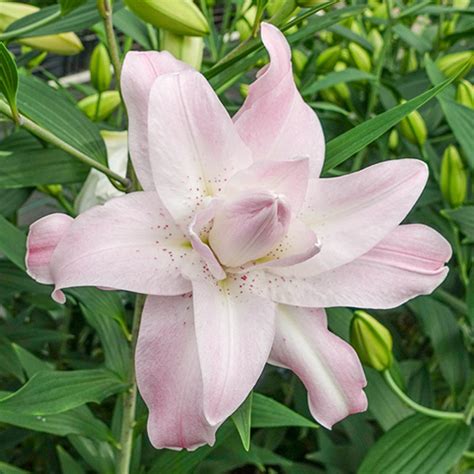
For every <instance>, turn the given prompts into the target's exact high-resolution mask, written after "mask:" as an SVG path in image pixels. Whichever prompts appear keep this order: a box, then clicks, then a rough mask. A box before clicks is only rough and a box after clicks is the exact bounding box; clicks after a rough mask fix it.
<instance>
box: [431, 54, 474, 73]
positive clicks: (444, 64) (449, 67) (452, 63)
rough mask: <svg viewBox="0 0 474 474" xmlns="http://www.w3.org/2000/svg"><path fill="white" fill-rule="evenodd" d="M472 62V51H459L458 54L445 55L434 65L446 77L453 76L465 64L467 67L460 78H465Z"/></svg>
mask: <svg viewBox="0 0 474 474" xmlns="http://www.w3.org/2000/svg"><path fill="white" fill-rule="evenodd" d="M473 61H474V52H473V51H461V52H460V53H452V54H447V55H446V56H443V57H441V58H439V59H438V60H436V65H437V66H438V68H439V69H440V71H441V72H442V73H443V74H444V75H445V76H446V77H451V76H455V75H456V74H457V73H458V72H459V71H460V70H461V69H462V68H463V67H464V66H465V65H466V64H467V63H469V67H467V68H466V69H465V70H464V73H463V74H462V76H465V75H466V74H467V73H468V72H469V71H470V70H471V67H472V63H473Z"/></svg>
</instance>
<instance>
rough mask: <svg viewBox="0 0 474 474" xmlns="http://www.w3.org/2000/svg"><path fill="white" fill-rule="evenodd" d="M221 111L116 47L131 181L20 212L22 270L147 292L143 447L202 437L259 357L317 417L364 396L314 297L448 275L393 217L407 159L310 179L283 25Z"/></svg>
mask: <svg viewBox="0 0 474 474" xmlns="http://www.w3.org/2000/svg"><path fill="white" fill-rule="evenodd" d="M261 35H262V40H263V43H264V45H265V47H266V49H267V51H268V53H269V55H270V63H269V65H268V66H267V67H266V68H265V70H263V71H262V72H261V73H260V74H259V75H258V78H257V79H256V81H255V82H254V83H253V84H252V85H251V86H250V89H249V94H248V97H247V98H246V100H245V102H244V104H243V106H242V108H241V109H240V111H239V112H238V113H237V114H236V115H235V116H234V117H233V118H231V117H230V116H229V115H228V113H227V111H226V110H225V108H224V106H223V105H222V104H221V103H220V101H219V99H218V98H217V96H216V94H215V92H214V91H213V90H212V88H211V86H210V85H209V83H208V82H207V81H206V79H205V78H204V77H203V76H202V75H201V74H200V73H199V72H197V71H195V70H193V69H192V68H191V67H190V66H188V65H186V64H185V63H183V62H180V61H178V60H176V59H175V58H173V57H172V56H171V55H170V54H169V53H166V52H130V53H128V55H127V57H126V59H125V63H124V66H123V74H122V80H121V83H122V88H123V96H124V100H125V103H126V105H127V109H128V115H129V119H130V126H129V147H130V152H131V157H132V160H133V165H134V168H135V171H136V173H137V176H138V178H139V180H140V183H141V185H142V187H143V190H144V191H143V192H135V193H131V194H128V195H125V196H122V197H118V198H115V199H112V200H110V201H108V202H107V203H105V204H104V205H102V206H96V207H93V208H92V209H89V210H88V211H86V212H84V213H83V214H81V215H79V216H78V217H77V218H76V219H72V218H71V217H68V216H66V215H62V214H53V215H50V216H47V217H44V218H42V219H40V220H39V221H37V222H35V223H34V224H33V225H32V226H31V228H30V232H29V237H28V253H27V257H26V262H27V267H28V272H29V274H30V275H31V276H32V277H33V278H34V279H36V280H37V281H39V282H41V283H46V284H54V286H55V288H54V291H53V294H52V296H53V298H54V299H55V300H56V301H59V302H64V301H65V296H64V294H63V292H62V290H63V289H64V288H69V287H77V286H98V287H107V288H114V289H121V290H128V291H132V292H137V293H142V294H146V295H148V297H147V300H146V303H145V307H144V310H143V316H142V323H141V328H140V334H139V338H138V346H137V351H136V359H135V360H136V370H137V381H138V387H139V390H140V393H141V395H142V397H143V399H144V401H145V402H146V404H147V406H148V408H149V412H150V415H149V420H148V434H149V437H150V440H151V442H152V443H153V445H154V446H155V447H157V448H163V447H166V448H175V449H180V448H187V449H194V448H196V447H198V446H201V445H203V444H206V443H208V444H211V445H212V443H213V442H214V439H215V432H216V430H217V428H218V427H219V426H220V424H222V423H223V421H224V420H225V419H226V418H228V417H229V416H230V415H231V414H232V413H233V412H234V411H235V410H236V409H237V408H238V407H239V405H241V403H242V402H243V401H244V400H245V399H246V397H247V395H248V394H249V392H250V391H251V390H252V389H253V387H254V386H255V384H256V383H257V380H258V378H259V377H260V375H261V374H262V371H263V369H264V366H265V364H266V363H267V362H269V363H270V364H274V365H277V366H280V367H284V368H287V369H290V370H292V371H293V372H294V373H295V374H296V375H297V376H298V377H299V378H300V379H301V380H302V382H303V383H304V385H305V387H306V389H307V390H308V400H309V407H310V410H311V413H312V415H313V416H314V418H315V419H316V420H317V421H318V422H319V423H320V424H321V425H323V426H325V427H327V428H330V427H331V426H332V425H334V423H337V422H338V421H340V420H342V419H343V418H345V417H346V416H348V415H349V414H352V413H357V412H361V411H364V410H366V407H367V399H366V396H365V394H364V391H363V388H364V386H365V385H366V380H365V377H364V372H363V370H362V366H361V364H360V362H359V360H358V358H357V355H356V353H355V351H354V350H353V349H352V347H351V346H350V345H349V344H347V343H346V342H344V341H343V340H342V339H340V338H338V337H337V336H335V335H333V334H332V333H331V332H329V330H328V328H327V319H326V314H325V312H324V309H321V308H324V307H333V306H352V307H360V308H392V307H396V306H398V305H400V304H402V303H404V302H405V301H407V300H409V299H410V298H413V297H415V296H417V295H421V294H428V293H431V292H432V291H433V289H434V288H436V287H437V286H438V285H439V284H440V283H441V282H442V281H443V280H444V278H445V277H446V274H447V272H448V269H447V268H446V267H445V266H444V263H445V262H446V261H447V260H449V258H450V256H451V248H450V246H449V244H448V243H447V241H446V240H445V239H444V238H443V237H442V236H441V235H439V234H438V233H437V232H435V231H434V230H432V229H431V228H429V227H426V226H424V225H418V224H410V225H400V223H401V222H402V221H403V219H404V218H405V217H406V215H407V214H408V212H409V211H410V209H411V208H412V207H413V206H414V204H415V202H416V201H417V199H418V197H419V196H420V194H421V192H422V190H423V188H424V186H425V184H426V181H427V177H428V170H427V167H426V165H425V164H424V163H423V162H421V161H418V160H413V159H403V160H395V161H387V162H383V163H379V164H376V165H374V166H370V167H368V168H366V169H364V170H362V171H359V172H357V173H353V174H349V175H346V176H341V177H336V178H319V174H320V171H321V168H322V165H323V159H324V149H325V148H324V136H323V131H322V129H321V125H320V122H319V120H318V118H317V116H316V114H315V113H314V112H313V111H312V109H311V108H310V107H309V106H308V105H306V104H305V103H304V101H303V99H302V98H301V96H300V94H299V92H298V90H297V88H296V86H295V83H294V81H293V75H292V67H291V54H290V48H289V45H288V43H287V41H286V39H285V37H284V36H283V34H282V33H281V32H280V31H279V30H278V29H277V28H275V27H274V26H272V25H270V24H265V23H263V24H262V27H261Z"/></svg>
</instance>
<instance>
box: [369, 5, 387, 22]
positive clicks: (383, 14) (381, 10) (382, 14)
mask: <svg viewBox="0 0 474 474" xmlns="http://www.w3.org/2000/svg"><path fill="white" fill-rule="evenodd" d="M372 14H373V15H374V17H376V18H382V19H383V20H386V19H387V18H388V15H387V7H386V5H385V2H384V3H381V4H380V5H376V6H375V7H374V8H372Z"/></svg>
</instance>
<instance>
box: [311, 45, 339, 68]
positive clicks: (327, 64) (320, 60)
mask: <svg viewBox="0 0 474 474" xmlns="http://www.w3.org/2000/svg"><path fill="white" fill-rule="evenodd" d="M340 56H341V47H340V46H339V45H337V46H331V47H330V48H327V49H325V50H324V51H323V52H322V53H321V54H320V55H319V56H318V57H317V59H316V72H318V73H325V72H330V71H333V70H334V66H335V65H336V63H337V62H338V61H339V57H340Z"/></svg>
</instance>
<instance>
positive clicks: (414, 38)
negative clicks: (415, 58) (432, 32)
mask: <svg viewBox="0 0 474 474" xmlns="http://www.w3.org/2000/svg"><path fill="white" fill-rule="evenodd" d="M393 31H394V32H395V33H396V34H397V35H398V36H399V37H400V38H401V39H402V40H403V41H404V42H405V43H406V44H407V45H408V46H411V47H412V48H414V49H416V50H417V51H418V52H419V53H421V54H423V53H426V51H429V50H430V49H431V48H432V45H431V42H430V41H428V40H427V39H426V38H424V37H423V36H419V35H417V34H416V33H413V31H412V30H410V28H408V27H407V26H405V25H404V24H402V23H398V24H396V25H395V26H394V27H393Z"/></svg>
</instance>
